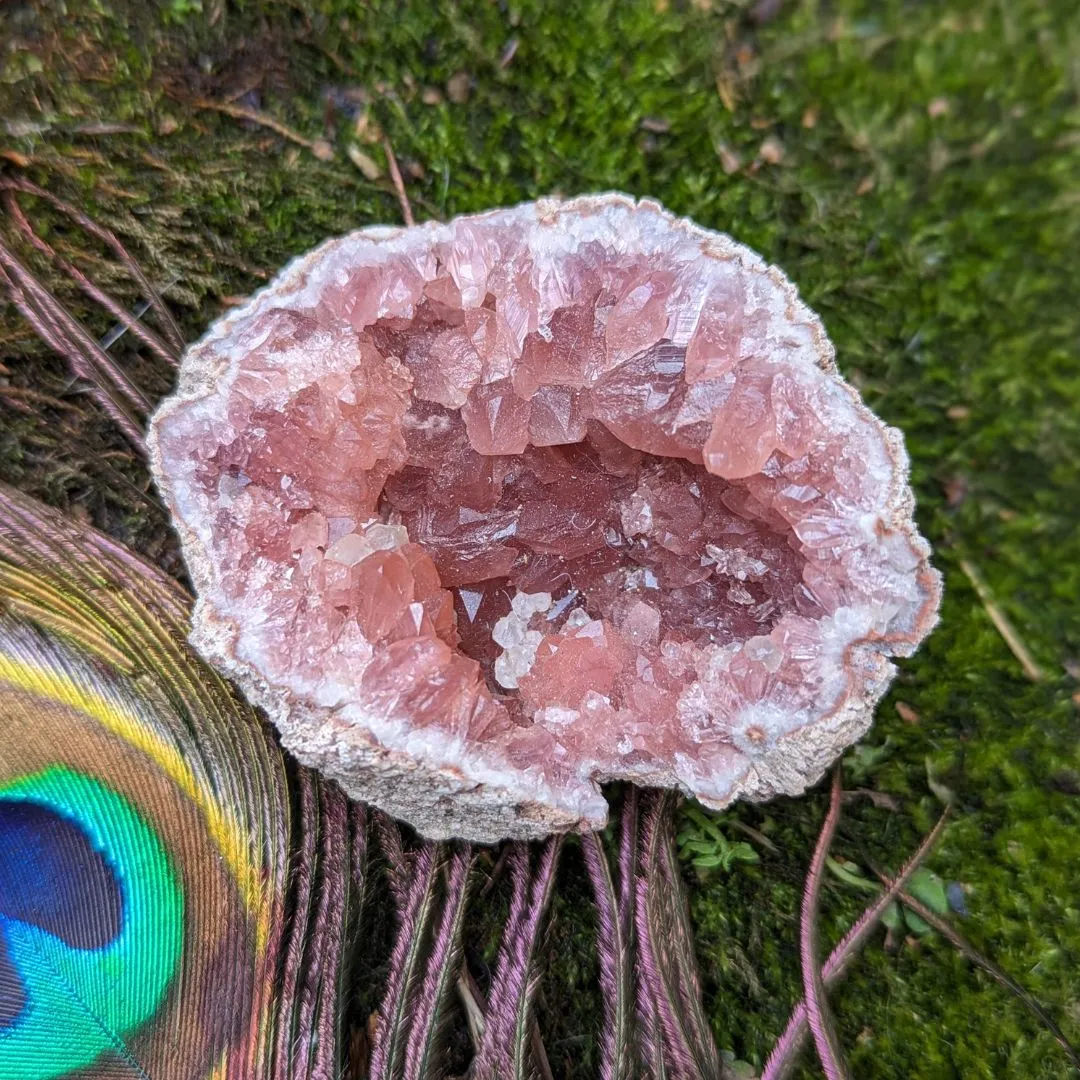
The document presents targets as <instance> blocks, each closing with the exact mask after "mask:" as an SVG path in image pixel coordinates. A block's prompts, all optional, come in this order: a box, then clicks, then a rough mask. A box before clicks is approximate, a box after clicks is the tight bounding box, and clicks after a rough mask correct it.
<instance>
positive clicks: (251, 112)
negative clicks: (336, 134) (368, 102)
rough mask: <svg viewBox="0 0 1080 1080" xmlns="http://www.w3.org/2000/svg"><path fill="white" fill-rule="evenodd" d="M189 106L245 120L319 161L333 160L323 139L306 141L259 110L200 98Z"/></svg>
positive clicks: (331, 148)
mask: <svg viewBox="0 0 1080 1080" xmlns="http://www.w3.org/2000/svg"><path fill="white" fill-rule="evenodd" d="M190 104H191V105H193V106H194V107H195V108H196V109H208V110H210V111H212V112H219V113H224V115H225V116H231V117H232V118H233V119H234V120H247V121H248V123H251V124H258V125H259V126H260V127H264V128H269V129H270V131H273V132H275V133H276V134H278V135H280V136H281V137H282V138H283V139H288V140H289V142H293V143H296V145H297V146H302V147H304V148H305V149H306V150H310V151H311V153H312V154H314V155H315V157H317V158H318V159H319V160H320V161H333V160H334V148H333V147H332V146H331V145H330V144H329V143H328V142H327V141H326V140H325V139H308V138H306V137H305V136H303V135H301V134H300V132H298V131H294V130H293V129H292V128H291V127H288V126H286V125H285V124H283V123H282V122H281V121H280V120H275V119H274V118H273V117H272V116H270V115H269V114H268V113H264V112H261V111H260V110H259V109H248V108H245V107H244V106H243V105H234V104H232V103H231V102H228V101H211V100H210V99H209V98H201V97H197V98H193V99H191V101H190Z"/></svg>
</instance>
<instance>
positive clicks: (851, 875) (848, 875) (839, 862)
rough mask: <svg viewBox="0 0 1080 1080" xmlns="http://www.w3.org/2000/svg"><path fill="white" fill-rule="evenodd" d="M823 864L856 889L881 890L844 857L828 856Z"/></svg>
mask: <svg viewBox="0 0 1080 1080" xmlns="http://www.w3.org/2000/svg"><path fill="white" fill-rule="evenodd" d="M825 865H826V866H827V867H828V868H829V869H830V870H831V871H832V872H833V874H834V875H835V876H836V877H838V878H839V879H840V880H841V881H842V882H844V883H845V884H846V885H853V886H854V887H855V888H856V889H862V890H863V891H864V892H875V893H876V892H880V891H881V890H880V889H879V888H878V886H877V885H875V884H874V883H873V882H872V881H868V880H867V879H866V878H864V877H863V876H862V875H861V874H859V873H858V872H857V871H858V869H859V867H858V866H857V865H856V864H855V863H852V862H848V861H847V860H846V859H834V858H833V857H832V856H830V857H829V858H828V859H826V860H825Z"/></svg>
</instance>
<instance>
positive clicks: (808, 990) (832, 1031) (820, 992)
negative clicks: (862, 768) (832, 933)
mask: <svg viewBox="0 0 1080 1080" xmlns="http://www.w3.org/2000/svg"><path fill="white" fill-rule="evenodd" d="M843 794H844V792H843V787H842V786H841V773H840V768H839V766H837V767H836V768H834V769H833V781H832V792H831V795H830V798H829V812H828V814H827V815H826V817H825V823H824V825H822V827H821V835H820V836H819V837H818V842H817V847H816V848H815V849H814V856H813V858H812V859H811V861H810V869H809V870H808V871H807V874H806V888H805V890H804V891H803V901H802V923H801V926H800V931H799V957H800V960H801V963H802V979H803V993H804V994H805V995H806V997H805V1001H806V1017H807V1020H808V1022H809V1024H810V1032H811V1034H812V1035H813V1037H814V1046H815V1047H816V1048H817V1052H818V1058H819V1059H820V1061H821V1067H822V1068H823V1069H824V1070H825V1075H826V1076H827V1077H828V1078H829V1080H847V1078H848V1077H849V1076H850V1073H849V1072H848V1069H847V1066H846V1064H845V1063H844V1056H843V1050H842V1048H841V1046H840V1038H839V1035H838V1034H837V1031H836V1024H835V1021H834V1020H833V1018H832V1014H831V1010H830V1009H829V1003H828V1000H827V998H826V996H825V982H824V979H823V978H822V973H821V968H820V966H819V964H818V944H817V918H818V908H819V903H820V896H821V882H822V878H823V876H824V870H825V859H826V858H827V857H828V854H829V847H830V845H831V844H832V839H833V836H834V835H835V833H836V825H837V823H838V822H839V820H840V807H841V805H842V803H843Z"/></svg>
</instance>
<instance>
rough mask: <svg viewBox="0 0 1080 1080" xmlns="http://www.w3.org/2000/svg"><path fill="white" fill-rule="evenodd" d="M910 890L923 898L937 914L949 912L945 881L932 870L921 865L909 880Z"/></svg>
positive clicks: (916, 897)
mask: <svg viewBox="0 0 1080 1080" xmlns="http://www.w3.org/2000/svg"><path fill="white" fill-rule="evenodd" d="M907 889H908V892H909V893H911V895H912V896H914V897H915V899H916V900H921V901H922V902H923V903H924V904H925V905H926V906H927V907H928V908H929V909H930V910H931V911H932V912H933V913H934V914H935V915H947V914H948V913H949V897H948V894H947V893H946V892H945V883H944V882H943V881H942V880H941V878H939V877H938V876H937V874H935V873H934V872H933V871H932V870H927V869H926V868H925V867H919V869H918V870H916V871H915V873H914V874H912V875H911V880H910V881H909V882H908V887H907Z"/></svg>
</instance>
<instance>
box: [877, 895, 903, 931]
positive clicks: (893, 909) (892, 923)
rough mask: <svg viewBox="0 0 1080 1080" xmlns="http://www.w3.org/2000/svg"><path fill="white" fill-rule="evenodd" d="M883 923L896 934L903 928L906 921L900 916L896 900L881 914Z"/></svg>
mask: <svg viewBox="0 0 1080 1080" xmlns="http://www.w3.org/2000/svg"><path fill="white" fill-rule="evenodd" d="M881 921H882V922H883V923H884V924H885V926H886V928H887V929H889V930H892V931H893V932H894V933H896V932H897V931H899V929H900V927H901V926H903V923H904V920H903V919H902V918H901V916H900V908H899V907H897V904H896V901H895V900H894V901H893V902H892V903H891V904H890V905H889V906H888V907H887V908H886V909H885V910H884V911H883V912H882V913H881Z"/></svg>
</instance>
